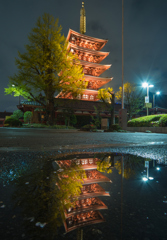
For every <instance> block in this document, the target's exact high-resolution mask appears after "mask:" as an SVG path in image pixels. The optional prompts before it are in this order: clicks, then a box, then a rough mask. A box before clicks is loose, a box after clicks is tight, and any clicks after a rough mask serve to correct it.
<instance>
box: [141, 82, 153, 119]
mask: <svg viewBox="0 0 167 240" xmlns="http://www.w3.org/2000/svg"><path fill="white" fill-rule="evenodd" d="M142 87H144V88H147V98H148V102H147V103H149V88H150V87H154V85H152V84H148V83H146V82H144V83H143V84H142ZM147 116H148V107H147Z"/></svg>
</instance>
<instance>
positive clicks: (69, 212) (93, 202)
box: [64, 197, 108, 218]
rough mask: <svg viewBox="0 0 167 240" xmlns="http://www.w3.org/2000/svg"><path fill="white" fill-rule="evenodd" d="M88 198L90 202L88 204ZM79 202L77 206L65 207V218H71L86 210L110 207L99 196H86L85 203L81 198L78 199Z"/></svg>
mask: <svg viewBox="0 0 167 240" xmlns="http://www.w3.org/2000/svg"><path fill="white" fill-rule="evenodd" d="M86 200H88V202H89V204H86V202H87V201H86ZM77 202H79V204H76V205H75V207H74V208H73V207H72V208H70V209H64V214H65V218H69V217H71V216H73V215H75V214H79V213H82V212H86V211H94V210H102V209H108V207H107V206H106V205H105V204H104V203H103V202H102V201H101V200H100V199H99V198H98V197H95V198H93V199H92V198H87V199H86V198H85V202H84V204H82V203H81V200H78V201H77Z"/></svg>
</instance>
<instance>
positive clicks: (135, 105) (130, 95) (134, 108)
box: [115, 82, 144, 119]
mask: <svg viewBox="0 0 167 240" xmlns="http://www.w3.org/2000/svg"><path fill="white" fill-rule="evenodd" d="M115 97H116V98H117V100H120V101H121V100H122V87H119V91H118V92H116V93H115ZM124 103H125V107H126V108H127V112H128V114H129V119H131V117H132V115H133V114H136V113H138V112H139V111H141V110H142V109H143V107H144V96H143V94H142V90H141V91H137V88H136V86H135V85H134V84H132V83H129V82H126V83H125V84H124Z"/></svg>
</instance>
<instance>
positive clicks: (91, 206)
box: [56, 157, 111, 232]
mask: <svg viewBox="0 0 167 240" xmlns="http://www.w3.org/2000/svg"><path fill="white" fill-rule="evenodd" d="M104 162H105V165H106V164H107V163H108V164H107V166H108V167H111V163H110V157H107V158H106V159H105V160H104ZM56 163H57V164H58V165H59V167H60V169H59V171H63V170H64V169H68V168H69V171H70V168H71V166H72V165H74V164H76V165H78V166H79V168H80V169H83V170H85V175H84V177H83V182H82V189H81V193H80V195H79V196H78V199H77V201H75V202H74V203H73V204H72V205H73V206H71V207H70V208H68V209H67V208H65V209H64V216H65V219H64V227H65V230H66V232H70V231H72V230H74V229H77V228H79V227H83V226H86V225H90V224H96V223H101V222H104V221H105V219H104V217H103V216H102V214H101V213H100V212H99V210H102V209H108V207H107V206H106V205H105V204H104V203H103V202H102V200H101V199H99V198H98V197H97V196H110V194H109V193H108V192H106V191H105V190H104V189H103V188H102V187H101V186H100V185H99V184H98V183H101V182H109V183H111V180H110V179H109V178H108V177H106V176H104V175H103V174H102V173H101V172H99V171H98V170H97V168H99V166H100V164H101V160H100V159H98V158H82V159H73V160H57V161H56ZM60 191H61V189H60Z"/></svg>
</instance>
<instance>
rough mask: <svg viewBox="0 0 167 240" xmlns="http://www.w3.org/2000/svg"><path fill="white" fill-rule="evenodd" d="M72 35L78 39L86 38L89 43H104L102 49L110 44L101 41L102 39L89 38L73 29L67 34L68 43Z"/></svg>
mask: <svg viewBox="0 0 167 240" xmlns="http://www.w3.org/2000/svg"><path fill="white" fill-rule="evenodd" d="M71 34H74V35H76V36H77V37H81V38H84V39H86V40H89V41H92V42H100V43H103V45H102V46H101V49H102V48H103V47H104V45H105V44H106V43H107V42H108V40H107V39H100V38H95V37H90V36H87V35H85V34H81V33H79V32H76V31H74V30H72V29H69V31H68V34H67V41H69V39H70V36H71Z"/></svg>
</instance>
